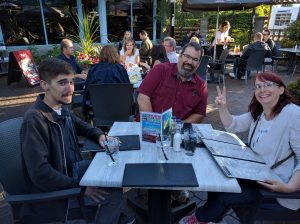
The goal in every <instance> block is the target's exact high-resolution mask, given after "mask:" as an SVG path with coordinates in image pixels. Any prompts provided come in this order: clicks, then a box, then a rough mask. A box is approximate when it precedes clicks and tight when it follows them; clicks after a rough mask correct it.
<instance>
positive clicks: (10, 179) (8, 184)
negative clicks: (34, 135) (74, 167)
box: [0, 117, 85, 221]
mask: <svg viewBox="0 0 300 224" xmlns="http://www.w3.org/2000/svg"><path fill="white" fill-rule="evenodd" d="M22 121H23V118H22V117H18V118H13V119H10V120H7V121H3V122H1V123H0V145H1V148H0V182H1V183H2V184H3V188H4V190H5V191H6V201H7V202H9V203H10V204H11V205H12V207H13V211H14V219H15V220H18V219H19V218H20V217H19V216H20V214H19V210H18V209H19V208H20V207H21V206H22V205H23V204H27V203H35V202H46V201H52V200H58V199H69V198H77V200H78V202H79V205H80V209H79V211H78V210H77V211H76V212H74V214H76V216H78V215H79V216H80V217H85V214H84V212H83V200H82V199H83V197H82V193H81V188H79V187H78V188H72V189H65V190H59V191H53V192H43V193H29V192H30V185H29V180H28V176H27V174H26V169H25V167H24V164H23V161H22V155H21V147H20V146H21V143H20V128H21V124H22ZM31 218H33V219H34V220H36V219H38V220H40V218H41V217H38V218H37V217H34V216H32V217H31ZM76 218H77V217H76ZM40 221H42V220H40Z"/></svg>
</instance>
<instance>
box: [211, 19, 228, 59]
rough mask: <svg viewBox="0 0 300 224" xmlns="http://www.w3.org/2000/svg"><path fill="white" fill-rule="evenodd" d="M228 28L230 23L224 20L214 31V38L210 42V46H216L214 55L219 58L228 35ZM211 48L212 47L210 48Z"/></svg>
mask: <svg viewBox="0 0 300 224" xmlns="http://www.w3.org/2000/svg"><path fill="white" fill-rule="evenodd" d="M229 29H230V23H229V22H228V21H224V22H223V23H222V24H221V25H220V27H219V30H218V31H217V33H216V36H215V39H214V41H213V43H212V47H216V57H217V58H219V57H220V55H221V53H222V51H223V49H224V48H226V45H227V42H228V39H229V36H228V32H229ZM212 49H213V48H212Z"/></svg>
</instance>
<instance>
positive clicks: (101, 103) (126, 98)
mask: <svg viewBox="0 0 300 224" xmlns="http://www.w3.org/2000/svg"><path fill="white" fill-rule="evenodd" d="M88 90H89V93H90V97H91V105H92V110H93V125H94V126H97V127H100V126H106V127H108V126H111V125H112V124H113V123H114V122H115V121H129V120H130V117H131V114H132V113H131V112H132V111H131V110H132V102H133V85H132V84H127V83H126V84H125V83H109V84H93V85H89V86H88Z"/></svg>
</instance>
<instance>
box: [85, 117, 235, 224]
mask: <svg viewBox="0 0 300 224" xmlns="http://www.w3.org/2000/svg"><path fill="white" fill-rule="evenodd" d="M197 125H199V126H200V127H202V128H203V127H206V128H211V125H205V124H197ZM137 134H138V135H140V138H141V126H140V123H139V122H115V123H114V124H113V126H112V128H111V130H110V132H109V136H118V135H137ZM156 150H157V149H156V144H155V143H150V142H144V141H141V150H134V151H121V152H119V161H118V164H117V165H116V166H108V165H107V157H106V155H105V153H101V152H99V153H97V154H96V155H95V157H94V159H93V161H92V163H91V165H90V166H89V168H88V169H87V171H86V173H85V174H84V176H83V178H82V179H81V181H80V185H81V186H99V187H122V180H123V174H124V168H125V164H126V163H156V162H157V161H158V159H157V151H156ZM166 154H167V156H168V158H169V160H168V161H167V162H170V163H192V165H193V167H194V171H195V174H196V178H197V181H198V184H199V187H176V188H174V187H165V188H163V187H157V188H155V190H154V188H153V187H152V188H151V187H145V188H146V189H152V190H151V196H153V197H154V198H158V199H159V201H154V203H156V205H158V204H164V207H163V209H156V205H151V204H150V205H149V207H150V208H152V209H150V212H151V213H150V214H149V215H150V217H151V218H152V221H153V219H155V223H156V222H157V223H170V222H171V206H170V204H171V203H170V190H192V191H214V192H234V193H240V192H241V188H240V186H239V184H238V182H237V180H236V179H235V178H227V177H226V176H225V175H224V174H223V173H222V171H221V170H220V168H219V167H218V166H217V164H216V163H215V161H214V160H213V158H212V157H211V155H210V154H209V153H208V152H207V150H206V149H204V148H197V150H196V151H195V155H194V156H187V155H186V154H185V151H184V150H182V151H181V152H173V151H172V150H171V149H170V150H168V151H167V152H166ZM137 178H138V177H137ZM149 201H153V199H152V200H149ZM160 208H162V207H160ZM157 219H159V220H157Z"/></svg>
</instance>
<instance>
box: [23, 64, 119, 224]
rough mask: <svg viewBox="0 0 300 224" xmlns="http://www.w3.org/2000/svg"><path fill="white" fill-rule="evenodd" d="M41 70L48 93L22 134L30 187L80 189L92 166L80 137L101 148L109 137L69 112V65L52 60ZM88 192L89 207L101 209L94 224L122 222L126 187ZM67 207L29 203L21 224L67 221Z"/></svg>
mask: <svg viewBox="0 0 300 224" xmlns="http://www.w3.org/2000/svg"><path fill="white" fill-rule="evenodd" d="M38 70H39V75H40V79H41V81H40V84H41V87H42V89H43V90H44V91H45V93H43V94H40V95H39V96H38V97H37V100H36V102H35V103H34V105H33V106H32V107H31V108H30V109H29V110H28V111H27V112H26V114H25V116H24V120H23V123H22V126H21V132H20V136H21V149H22V160H23V162H24V166H25V168H26V170H24V172H26V173H27V174H28V181H29V184H31V188H30V192H34V193H39V192H51V191H57V190H62V189H68V188H73V187H79V181H80V180H81V178H82V176H83V174H84V173H85V171H86V169H87V168H88V166H89V164H90V162H91V161H89V160H83V158H82V157H81V154H80V149H79V145H78V137H77V135H81V136H85V137H87V138H90V139H92V140H93V141H95V142H97V143H99V144H100V145H101V146H102V147H104V145H103V142H104V141H105V135H104V134H103V132H102V131H101V130H100V129H98V128H94V127H92V126H91V125H90V124H88V123H85V122H83V121H82V120H80V119H79V118H78V117H76V116H75V115H73V114H72V113H71V111H70V110H69V109H68V106H67V105H68V104H70V103H71V101H72V95H73V92H74V82H73V78H74V71H73V69H72V67H71V65H70V64H68V63H66V62H65V61H62V60H59V59H56V58H48V59H46V60H44V61H43V62H42V63H41V64H40V66H39V69H38ZM99 172H101V171H99ZM83 190H84V195H85V196H86V197H87V198H86V199H89V200H87V201H89V204H90V205H94V206H97V207H98V211H97V215H96V217H95V223H99V224H100V223H107V224H111V223H116V222H117V220H118V218H119V215H120V205H121V201H122V194H123V191H122V188H98V187H86V188H85V189H83ZM87 201H86V202H87ZM68 203H69V202H68V199H57V200H54V201H50V202H49V201H47V202H37V203H34V204H24V210H23V211H24V214H23V215H24V217H23V218H24V220H23V221H24V222H22V223H48V222H65V220H66V219H67V216H68V212H67V209H68V207H69V205H68Z"/></svg>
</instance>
